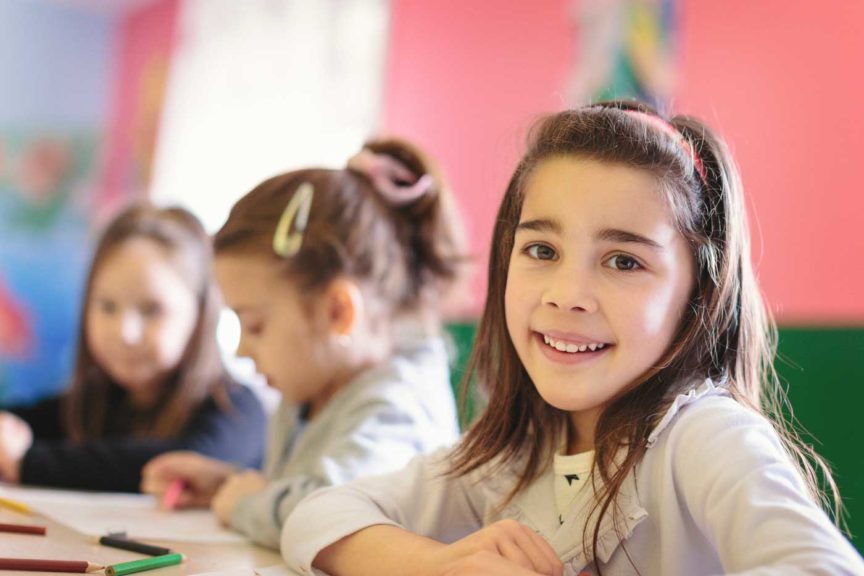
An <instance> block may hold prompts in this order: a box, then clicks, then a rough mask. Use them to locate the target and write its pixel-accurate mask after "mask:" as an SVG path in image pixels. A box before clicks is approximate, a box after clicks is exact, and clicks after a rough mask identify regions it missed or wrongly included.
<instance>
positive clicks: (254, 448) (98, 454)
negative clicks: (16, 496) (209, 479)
mask: <svg viewBox="0 0 864 576" xmlns="http://www.w3.org/2000/svg"><path fill="white" fill-rule="evenodd" d="M230 398H231V402H232V407H231V409H230V410H228V411H223V410H222V409H220V408H219V407H218V406H217V405H216V403H215V402H214V401H213V400H212V399H210V400H207V401H205V403H204V404H203V405H202V406H201V408H200V409H199V411H198V413H197V414H196V415H195V417H194V418H193V419H192V421H191V422H190V423H189V425H188V426H187V427H186V430H185V431H184V432H183V434H182V436H180V437H178V438H168V439H153V438H129V437H124V438H107V439H104V440H94V441H90V442H85V443H82V444H73V443H70V442H66V441H57V440H53V441H51V440H37V441H35V442H34V443H33V446H31V447H30V450H28V451H27V453H26V454H25V455H24V459H23V460H22V462H21V483H22V484H38V485H48V486H59V487H63V488H73V489H87V490H101V491H117V492H137V491H138V490H139V486H140V484H141V469H142V468H143V467H144V464H146V463H147V462H148V461H149V460H150V459H151V458H153V457H154V456H157V455H159V454H162V453H163V452H168V451H171V450H194V451H196V452H200V453H202V454H205V455H207V456H211V457H213V458H219V459H222V460H228V461H232V462H236V463H238V464H240V465H246V466H251V465H256V464H258V463H260V460H261V455H262V452H263V445H264V436H265V432H264V425H265V420H266V418H265V416H264V411H263V409H262V408H261V405H260V403H258V400H257V399H256V398H255V397H254V394H253V392H252V391H251V390H248V389H246V388H244V387H240V386H237V387H236V389H234V390H232V391H231V396H230Z"/></svg>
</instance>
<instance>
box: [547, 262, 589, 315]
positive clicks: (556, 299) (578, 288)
mask: <svg viewBox="0 0 864 576" xmlns="http://www.w3.org/2000/svg"><path fill="white" fill-rule="evenodd" d="M541 303H542V304H543V305H544V306H551V307H552V308H559V309H561V310H572V311H574V312H589V313H590V312H596V311H597V308H598V302H597V296H596V282H595V280H594V278H593V276H592V273H591V271H590V270H589V269H587V268H586V267H585V266H560V267H558V269H557V270H556V271H555V272H554V273H553V274H552V275H551V277H550V278H549V283H548V285H547V286H546V289H545V290H544V291H543V295H542V298H541Z"/></svg>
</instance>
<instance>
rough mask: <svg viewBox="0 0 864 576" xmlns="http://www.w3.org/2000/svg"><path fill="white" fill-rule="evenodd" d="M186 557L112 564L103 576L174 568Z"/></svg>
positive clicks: (167, 556) (176, 556)
mask: <svg viewBox="0 0 864 576" xmlns="http://www.w3.org/2000/svg"><path fill="white" fill-rule="evenodd" d="M185 559H186V556H184V555H183V554H166V555H164V556H155V557H153V558H145V559H144V560H133V561H132V562H123V563H122V564H114V565H113V566H107V567H106V568H105V576H124V574H132V573H134V572H144V571H145V570H155V569H156V568H163V567H165V566H174V565H175V564H180V563H181V562H183V560H185Z"/></svg>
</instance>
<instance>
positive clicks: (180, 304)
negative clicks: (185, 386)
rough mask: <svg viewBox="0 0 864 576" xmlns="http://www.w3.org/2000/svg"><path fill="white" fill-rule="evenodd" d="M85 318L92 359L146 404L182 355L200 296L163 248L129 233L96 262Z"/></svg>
mask: <svg viewBox="0 0 864 576" xmlns="http://www.w3.org/2000/svg"><path fill="white" fill-rule="evenodd" d="M86 322H87V346H88V349H89V350H90V353H91V354H92V355H93V358H94V359H95V361H96V362H97V363H98V364H99V365H100V366H101V367H102V369H103V370H105V371H106V372H107V373H108V375H109V376H110V377H111V378H112V379H113V380H114V381H115V382H116V383H117V384H118V385H119V386H121V387H123V388H124V389H125V390H126V391H127V392H129V394H130V398H131V400H132V402H133V403H135V404H136V405H140V406H149V405H150V404H151V403H152V402H153V401H155V400H156V398H157V397H158V395H159V393H160V392H161V390H162V388H161V386H162V383H163V382H164V381H165V378H166V377H167V376H168V374H169V373H171V372H172V371H173V370H174V369H175V368H177V366H178V365H179V363H180V361H181V359H182V358H183V354H184V353H185V351H186V346H187V344H188V343H189V338H190V337H191V335H192V332H193V331H194V330H195V325H196V323H197V322H198V301H197V298H196V295H195V292H194V290H193V289H192V287H190V286H189V284H188V282H187V280H186V279H185V278H184V277H183V275H182V274H181V273H180V271H179V270H178V269H177V267H176V265H175V264H174V263H173V262H172V260H171V258H170V257H169V253H168V252H167V250H166V248H164V247H163V246H161V245H159V244H157V243H156V242H155V241H153V240H150V239H148V238H143V237H138V238H132V239H129V240H126V241H124V242H123V243H122V244H119V245H117V246H116V247H115V248H113V249H112V250H110V251H109V252H108V254H107V255H106V256H105V258H104V259H103V261H102V263H101V264H100V266H99V269H98V271H97V272H96V275H95V276H94V277H93V284H92V290H91V295H90V301H89V303H88V305H87V312H86Z"/></svg>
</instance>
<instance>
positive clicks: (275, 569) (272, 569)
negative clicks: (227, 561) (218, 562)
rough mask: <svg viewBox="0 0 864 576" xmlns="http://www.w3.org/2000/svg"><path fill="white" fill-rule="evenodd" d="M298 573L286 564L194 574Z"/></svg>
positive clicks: (248, 575) (284, 575) (265, 575)
mask: <svg viewBox="0 0 864 576" xmlns="http://www.w3.org/2000/svg"><path fill="white" fill-rule="evenodd" d="M295 574H296V573H295V572H292V571H291V570H289V569H288V567H287V566H285V565H284V564H279V565H276V566H267V567H266V568H242V569H240V570H221V571H219V572H202V573H200V574H193V575H192V576H294V575H295Z"/></svg>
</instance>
